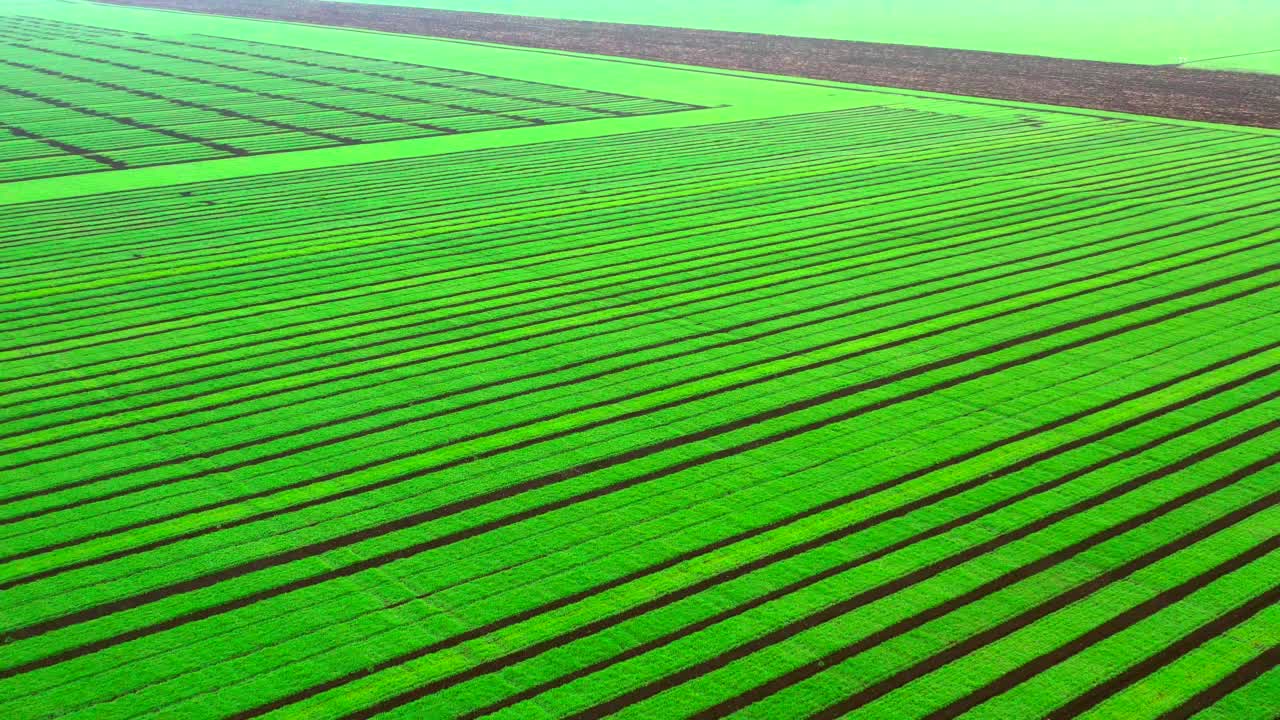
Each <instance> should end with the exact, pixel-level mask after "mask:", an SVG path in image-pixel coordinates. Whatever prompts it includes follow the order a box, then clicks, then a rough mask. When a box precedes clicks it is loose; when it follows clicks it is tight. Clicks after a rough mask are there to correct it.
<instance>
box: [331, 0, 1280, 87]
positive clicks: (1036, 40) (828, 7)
mask: <svg viewBox="0 0 1280 720" xmlns="http://www.w3.org/2000/svg"><path fill="white" fill-rule="evenodd" d="M353 1H354V2H361V3H368V4H375V5H403V6H409V7H428V8H437V9H441V10H472V11H477V12H492V13H513V14H518V15H533V16H538V17H553V18H566V19H571V20H597V21H602V22H619V23H630V24H641V25H666V26H672V27H694V28H699V29H706V30H736V31H740V32H754V33H767V34H780V35H795V36H799V37H820V38H830V39H834V40H862V41H866V42H880V43H897V44H903V45H925V46H930V47H946V48H956V49H960V50H988V51H992V52H1004V53H1019V54H1025V55H1047V56H1050V57H1062V58H1072V59H1077V60H1104V61H1107V62H1123V63H1138V64H1143V65H1168V64H1173V63H1186V62H1192V63H1195V66H1196V67H1213V68H1218V69H1242V70H1250V71H1254V72H1271V73H1280V5H1277V4H1276V3H1274V2H1271V1H1270V0H1217V1H1216V2H1212V3H1207V2H1199V1H1198V0H1175V1H1174V2H1170V1H1169V0H1127V1H1126V2H1107V1H1106V0H1060V1H1059V2H1035V1H1032V2H1027V1H1026V0H977V1H976V2H955V1H954V0H894V1H893V2H889V0H702V2H697V3H689V2H679V1H677V0H656V1H651V2H595V1H593V0H353ZM1254 53H1258V54H1257V55H1254ZM1246 54H1247V55H1246ZM1236 56H1240V57H1236ZM1219 58H1222V59H1219Z"/></svg>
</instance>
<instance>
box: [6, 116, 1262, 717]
mask: <svg viewBox="0 0 1280 720" xmlns="http://www.w3.org/2000/svg"><path fill="white" fill-rule="evenodd" d="M973 112H975V113H979V114H975V115H972V116H968V115H966V116H961V115H951V114H941V113H933V112H924V111H920V110H912V109H907V108H905V107H874V108H863V109H855V110H846V111H839V112H831V113H822V114H813V115H802V116H793V117H788V118H779V119H773V120H765V121H753V122H743V123H737V124H727V125H714V126H705V127H699V128H689V129H684V130H679V131H653V132H645V133H634V134H630V135H624V136H616V137H612V138H603V139H591V140H579V141H570V142H560V143H555V144H543V145H539V146H537V147H521V148H509V149H501V150H486V151H476V152H469V153H463V154H457V155H453V156H449V157H437V158H422V159H412V160H400V161H395V162H386V163H378V164H368V165H359V166H350V167H347V168H340V169H334V170H326V171H323V172H303V173H292V174H284V175H275V176H263V177H257V178H247V179H241V180H236V181H223V182H217V183H207V184H194V185H186V186H177V187H170V188H162V189H155V190H147V191H136V192H128V193H118V194H113V195H103V196H96V197H92V198H87V199H79V200H68V201H59V202H48V203H41V204H30V205H24V206H18V207H12V208H7V209H4V210H0V259H2V260H3V262H0V276H2V277H3V279H2V280H0V285H2V286H3V294H2V295H0V341H2V342H3V346H2V349H0V375H3V377H4V378H5V381H4V385H3V387H2V388H0V477H2V478H3V481H0V548H3V553H4V557H3V561H0V635H3V636H4V637H5V638H6V639H7V642H6V643H4V644H3V645H2V646H0V716H2V717H5V718H37V717H47V716H51V715H56V716H58V717H63V718H75V719H84V720H88V719H89V718H92V719H93V720H110V719H113V718H134V717H153V716H159V715H162V716H164V717H182V718H215V717H217V718H240V719H247V718H260V717H307V718H370V717H379V718H405V719H408V718H479V717H494V718H510V719H512V720H516V719H519V720H524V719H527V718H537V717H571V718H594V717H601V716H606V715H616V716H617V717H625V718H655V717H682V716H692V717H698V718H720V717H727V716H730V715H732V716H734V717H750V718H783V717H805V716H810V717H818V718H835V717H843V716H846V715H849V716H851V717H857V718H880V717H894V718H917V717H929V718H953V717H961V716H964V717H999V718H1023V717H1044V716H1052V717H1062V718H1065V717H1095V716H1096V717H1103V716H1106V717H1126V718H1147V717H1179V718H1182V717H1191V716H1196V717H1201V718H1224V717H1231V718H1244V717H1254V716H1256V713H1257V712H1258V710H1257V709H1258V708H1263V709H1264V710H1265V708H1266V707H1268V705H1267V700H1268V698H1270V699H1272V700H1274V698H1275V694H1276V692H1277V689H1278V687H1280V673H1278V672H1277V671H1276V670H1275V664H1276V658H1277V652H1278V650H1277V648H1278V647H1280V606H1278V605H1277V604H1276V600H1277V597H1278V593H1280V587H1278V586H1277V581H1276V578H1280V507H1277V499H1280V468H1278V467H1277V461H1280V372H1278V371H1280V322H1278V319H1280V318H1278V315H1280V313H1278V308H1280V225H1278V224H1277V222H1276V217H1277V211H1278V210H1280V196H1278V195H1277V193H1276V189H1277V185H1278V184H1280V163H1278V162H1277V160H1278V159H1280V143H1277V141H1276V140H1275V139H1274V138H1268V137H1261V136H1256V135H1248V134H1243V133H1233V132H1229V131H1219V130H1213V129H1200V128H1191V127H1179V126H1164V125H1159V124H1147V123H1135V122H1127V121H1118V120H1106V119H1091V118H1084V117H1080V116H1072V115H1052V114H1044V115H1031V114H1024V113H1021V112H1015V111H1010V110H1000V109H991V110H989V111H979V110H975V111H973ZM983 112H985V113H986V114H981V113H983ZM266 189H269V190H270V192H269V193H267V192H264V190H266ZM36 227H38V228H39V232H34V231H33V230H32V228H36ZM1250 712H1253V713H1255V715H1250V714H1249V713H1250ZM1200 713H1203V714H1200Z"/></svg>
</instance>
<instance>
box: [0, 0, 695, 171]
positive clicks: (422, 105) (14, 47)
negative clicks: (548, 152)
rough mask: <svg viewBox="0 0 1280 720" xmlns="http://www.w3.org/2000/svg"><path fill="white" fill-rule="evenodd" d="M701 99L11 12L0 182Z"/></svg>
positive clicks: (590, 115) (3, 20) (2, 29)
mask: <svg viewBox="0 0 1280 720" xmlns="http://www.w3.org/2000/svg"><path fill="white" fill-rule="evenodd" d="M691 109H694V107H693V106H690V105H685V104H681V103H673V102H666V101H661V100H650V99H647V98H638V97H632V96H627V95H617V94H613V93H603V92H597V91H594V90H581V89H577V88H569V87H561V86H557V85H547V84H543V83H534V82H526V81H523V80H512V79H508V78H501V77H495V76H490V75H481V74H477V73H470V72H462V71H459V70H449V69H445V68H436V67H428V66H422V65H414V64H409V63H404V62H396V61H390V60H374V59H370V58H360V57H351V56H346V55H340V54H336V53H329V52H321V51H318V50H310V49H302V48H291V47H284V46H278V45H270V44H265V43H257V42H249V41H244V40H234V39H229V38H219V37H205V36H194V37H192V36H187V37H174V38H165V37H159V36H153V35H146V34H141V33H136V32H129V31H123V30H110V29H106V28H99V27H91V26H80V25H74V24H69V23H63V22H55V21H51V20H41V19H38V18H29V17H22V16H0V182H5V181H14V180H23V179H30V178H36V177H51V176H59V175H72V174H79V173H85V172H95V171H99V170H120V169H124V168H130V167H142V166H150V165H168V164H174V163H183V162H192V161H196V160H211V159H219V158H228V157H238V156H245V155H260V154H264V153H275V152H286V151H290V150H304V149H308V148H320V147H335V146H341V145H358V144H363V143H370V142H382V141H388V140H406V139H413V138H423V137H431V136H436V135H453V134H458V133H468V132H478V131H484V130H502V129H507V128H517V127H529V126H533V125H547V124H554V123H566V122H576V121H581V120H593V119H599V118H610V117H613V118H616V117H630V116H635V115H652V114H658V113H668V112H677V111H681V110H691Z"/></svg>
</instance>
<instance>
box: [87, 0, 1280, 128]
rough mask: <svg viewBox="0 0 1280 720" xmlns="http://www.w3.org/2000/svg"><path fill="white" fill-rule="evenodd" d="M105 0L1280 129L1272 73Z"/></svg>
mask: <svg viewBox="0 0 1280 720" xmlns="http://www.w3.org/2000/svg"><path fill="white" fill-rule="evenodd" d="M99 1H100V2H106V3H112V4H116V5H134V6H139V7H151V8H161V9H166V10H183V11H190V12H202V13H214V14H220V15H234V16H239V17H248V18H259V19H266V20H285V21H292V22H302V23H311V24H316V25H331V26H339V27H348V28H360V29H368V30H379V31H387V32H396V33H404V34H412V35H426V36H432V37H442V38H455V39H460V40H471V41H480V42H494V43H502V44H505V45H518V46H523V47H532V48H542V49H549V50H560V51H571V52H583V53H593V54H597V55H613V56H618V57H629V58H640V59H645V60H658V61H662V62H670V63H679V64H684V65H700V66H704V67H715V68H725V69H730V70H747V71H752V72H763V73H771V74H776V75H791V76H797V77H806V78H815V79H821V80H838V81H841V82H849V83H859V84H864V85H879V86H884V87H895V88H908V89H912V90H925V91H929V92H941V93H948V94H954V95H968V96H973V97H986V98H998V99H1001V100H1016V101H1019V102H1033V103H1043V104H1046V105H1064V106H1070V107H1079V108H1091V109H1095V110H1109V111H1115V112H1126V113H1135V114H1139V115H1154V116H1157V117H1169V118H1179V119H1184V120H1202V121H1207V122H1219V123H1229V124H1233V125H1252V126H1257V127H1271V128H1280V76H1273V75H1261V74H1252V73H1241V72H1225V71H1215V70H1195V69H1188V68H1183V67H1164V66H1161V67H1151V66H1145V65H1127V64H1122V63H1106V62H1094V61H1088V60H1062V59H1057V58H1044V57H1036V56H1032V55H1011V54H1003V53H991V52H979V51H972V50H948V49H943V48H930V47H919V46H912V45H890V44H880V43H864V42H850V41H845V40H819V39H813V38H795V37H783V36H777V35H758V34H752V33H736V32H724V31H717V30H689V29H683V28H665V27H654V26H646V25H622V24H617V23H601V22H587V21H580V20H555V19H548V18H534V17H522V16H515V15H496V14H490V13H473V12H457V11H450V10H428V9H423V8H410V7H396V6H384V5H358V4H350V3H343V2H329V1H327V0H291V2H288V3H262V2H254V1H253V0H99Z"/></svg>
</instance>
